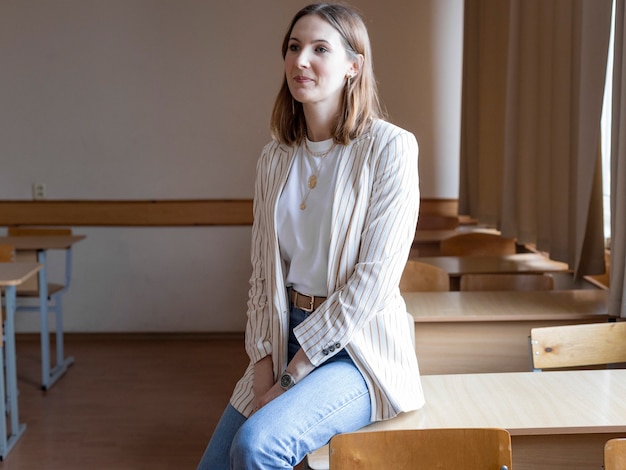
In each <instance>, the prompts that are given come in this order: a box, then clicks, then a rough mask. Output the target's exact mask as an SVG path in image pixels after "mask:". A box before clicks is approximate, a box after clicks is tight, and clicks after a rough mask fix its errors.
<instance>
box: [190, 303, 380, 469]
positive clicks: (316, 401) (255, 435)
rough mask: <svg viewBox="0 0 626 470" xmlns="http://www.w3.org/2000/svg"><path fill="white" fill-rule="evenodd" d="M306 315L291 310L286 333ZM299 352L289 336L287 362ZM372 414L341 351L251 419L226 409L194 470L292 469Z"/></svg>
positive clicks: (354, 370)
mask: <svg viewBox="0 0 626 470" xmlns="http://www.w3.org/2000/svg"><path fill="white" fill-rule="evenodd" d="M314 314H315V313H313V314H312V315H314ZM308 315H309V314H308V313H307V312H304V311H303V310H300V309H298V308H295V307H292V309H291V313H290V329H291V330H293V328H294V327H295V326H297V325H298V324H300V322H302V321H303V320H304V319H305V318H306V317H307V316H308ZM299 348H300V345H299V344H298V343H297V340H296V339H295V336H294V335H293V334H291V335H290V336H289V359H290V360H291V358H292V357H293V355H294V354H295V353H296V352H297V350H298V349H299ZM370 413H371V405H370V397H369V392H368V390H367V386H366V384H365V381H364V380H363V377H362V376H361V373H360V372H359V370H358V369H357V368H356V366H355V365H354V363H353V362H352V359H350V357H349V356H348V353H347V352H345V351H342V352H340V353H338V354H336V355H335V356H333V357H332V358H331V359H329V360H328V361H326V362H325V363H324V364H322V365H321V366H320V367H318V368H316V369H315V370H314V371H313V372H311V373H310V374H309V375H308V376H306V377H305V378H304V379H302V380H301V381H300V382H298V383H297V384H296V385H295V386H294V387H293V388H291V389H289V390H288V391H287V392H285V393H283V394H282V395H280V396H279V397H277V398H275V399H274V400H272V401H271V402H270V403H268V404H267V405H265V406H264V407H263V408H261V409H260V410H259V411H257V412H256V413H255V414H253V415H252V416H251V417H250V418H249V419H246V418H245V417H244V416H243V415H242V414H241V413H239V412H238V411H237V410H235V408H233V407H232V406H231V405H228V406H227V407H226V410H225V411H224V414H223V415H222V417H221V419H220V421H219V423H218V424H217V427H216V428H215V432H214V433H213V437H212V438H211V441H210V442H209V445H208V446H207V449H206V451H205V452H204V455H203V456H202V460H201V461H200V464H199V465H198V470H208V469H210V470H255V469H258V470H272V469H292V468H293V467H294V466H295V465H297V464H298V463H299V462H300V461H301V460H302V459H303V458H304V457H305V456H306V454H307V453H309V452H311V451H313V450H315V449H318V448H320V447H322V446H323V445H325V444H327V443H328V441H329V440H330V438H331V437H332V436H334V435H335V434H339V433H344V432H351V431H355V430H357V429H359V428H362V427H363V426H366V425H367V424H369V423H370Z"/></svg>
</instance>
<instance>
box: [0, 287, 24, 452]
mask: <svg viewBox="0 0 626 470" xmlns="http://www.w3.org/2000/svg"><path fill="white" fill-rule="evenodd" d="M5 295H6V312H7V313H6V315H7V318H6V321H5V329H4V338H5V343H4V350H5V353H6V364H5V369H6V392H7V398H8V406H9V410H8V411H9V424H10V428H11V432H10V434H9V433H8V431H7V427H6V424H4V425H3V428H4V429H2V427H0V430H1V431H2V436H1V441H2V442H1V444H2V446H1V449H0V451H1V454H0V458H2V459H4V458H5V457H6V455H7V454H8V453H9V451H10V450H11V449H12V448H13V446H14V445H15V443H16V442H17V440H18V439H19V438H20V436H21V435H22V434H23V433H24V431H25V430H26V425H25V424H20V423H19V411H18V404H17V367H16V354H15V295H16V294H15V286H7V287H6V294H5ZM0 375H2V374H0ZM2 390H3V391H4V387H3V388H2ZM0 395H4V393H3V392H0ZM1 398H2V400H1V401H2V404H0V411H2V416H0V420H2V421H3V422H4V421H5V420H4V416H5V413H6V409H5V404H4V402H5V397H4V396H2V397H1Z"/></svg>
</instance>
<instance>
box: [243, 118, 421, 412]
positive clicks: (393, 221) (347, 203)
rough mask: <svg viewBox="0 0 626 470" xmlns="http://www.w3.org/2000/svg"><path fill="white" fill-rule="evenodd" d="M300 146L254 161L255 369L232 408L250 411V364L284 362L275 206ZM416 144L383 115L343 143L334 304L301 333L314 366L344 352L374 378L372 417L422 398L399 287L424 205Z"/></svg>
mask: <svg viewBox="0 0 626 470" xmlns="http://www.w3.org/2000/svg"><path fill="white" fill-rule="evenodd" d="M294 154H295V148H293V147H288V146H285V145H281V144H279V143H277V142H271V143H269V144H268V145H266V147H265V148H264V149H263V152H262V155H261V158H260V159H259V162H258V164H257V178H256V183H255V193H254V223H253V227H252V253H251V261H252V276H251V278H250V291H249V299H248V311H247V315H248V322H247V326H246V339H245V347H246V351H247V354H248V356H249V357H250V365H249V366H248V368H247V369H246V372H245V374H244V376H243V377H242V378H241V379H240V381H239V382H238V383H237V385H236V387H235V390H234V392H233V396H232V398H231V404H232V405H233V406H234V407H235V408H236V409H237V410H239V411H240V412H241V413H243V414H244V415H245V416H249V415H250V413H251V412H252V400H253V396H254V395H253V391H252V380H253V365H254V363H256V362H257V361H259V360H260V359H262V358H263V357H265V356H267V355H271V356H272V361H273V369H274V376H275V377H279V376H280V375H281V374H282V372H283V371H284V369H285V367H286V366H287V341H288V334H289V301H288V299H287V292H286V287H285V276H286V273H284V272H283V264H282V261H281V257H280V252H279V248H278V235H277V232H278V230H279V227H277V226H276V207H277V204H278V199H279V197H280V195H281V192H282V190H283V188H284V186H285V183H286V181H287V177H288V175H289V171H290V168H291V165H292V162H293V160H294ZM417 156H418V146H417V141H416V139H415V137H414V136H413V134H411V133H409V132H407V131H405V130H403V129H401V128H399V127H397V126H394V125H393V124H390V123H388V122H386V121H382V120H377V121H374V122H373V124H372V126H371V128H370V130H369V131H368V132H367V133H365V134H363V135H362V136H361V137H359V138H358V139H355V140H354V141H352V142H350V143H349V144H348V145H346V146H345V147H344V148H343V153H342V154H341V155H340V157H339V158H340V162H339V165H338V169H337V171H338V173H337V183H336V188H335V193H334V199H333V205H332V209H331V210H332V218H331V220H332V226H331V235H330V236H331V240H330V253H329V269H328V282H327V286H328V292H329V296H328V298H327V300H326V301H325V302H324V303H323V304H322V305H321V306H320V307H319V308H318V309H317V310H316V311H315V312H314V313H313V314H312V315H311V316H310V317H309V318H307V319H306V320H305V321H304V322H302V323H301V324H300V325H299V326H298V327H297V328H296V329H295V330H294V332H295V334H296V337H297V338H298V341H299V342H300V344H301V346H302V348H303V349H304V351H305V352H306V355H307V357H308V358H309V360H310V361H311V362H312V363H313V365H315V366H319V365H320V364H322V363H323V362H324V361H326V360H327V359H329V358H330V357H332V356H333V355H334V354H337V353H338V352H339V351H340V350H342V349H343V348H345V349H346V350H347V351H348V353H349V355H350V357H351V358H352V359H353V361H354V363H355V364H356V366H357V367H358V368H359V370H360V371H361V373H362V374H363V377H364V378H365V381H366V383H367V386H368V389H369V392H370V397H371V401H372V417H371V418H372V421H377V420H382V419H388V418H391V417H393V416H395V415H396V414H398V413H399V412H402V411H409V410H414V409H417V408H420V407H421V406H422V405H423V404H424V396H423V392H422V387H421V382H420V377H419V369H418V365H417V359H416V356H415V349H414V347H413V344H412V341H411V334H410V330H409V326H408V325H409V324H408V321H407V313H406V305H405V304H404V300H403V299H402V297H401V295H400V291H399V288H398V284H399V281H400V276H401V274H402V271H403V269H404V266H405V264H406V260H407V257H408V253H409V249H410V246H411V243H412V241H413V239H414V236H415V227H416V224H417V216H418V210H419V180H418V169H417Z"/></svg>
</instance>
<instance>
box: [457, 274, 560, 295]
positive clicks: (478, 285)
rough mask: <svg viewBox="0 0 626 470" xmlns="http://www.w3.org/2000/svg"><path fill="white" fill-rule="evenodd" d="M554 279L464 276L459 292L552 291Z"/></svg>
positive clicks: (543, 276)
mask: <svg viewBox="0 0 626 470" xmlns="http://www.w3.org/2000/svg"><path fill="white" fill-rule="evenodd" d="M553 289H554V278H553V277H552V276H551V275H549V274H526V273H524V274H464V275H462V276H461V281H460V290H466V291H469V290H473V291H476V290H478V291H498V290H517V291H529V290H553Z"/></svg>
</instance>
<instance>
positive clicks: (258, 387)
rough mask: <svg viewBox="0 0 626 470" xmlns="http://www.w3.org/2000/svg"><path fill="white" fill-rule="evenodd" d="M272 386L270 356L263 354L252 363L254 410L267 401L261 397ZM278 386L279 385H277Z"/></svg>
mask: <svg viewBox="0 0 626 470" xmlns="http://www.w3.org/2000/svg"><path fill="white" fill-rule="evenodd" d="M273 386H274V372H273V371H272V356H265V357H264V358H263V359H261V360H260V361H259V362H257V363H256V364H254V381H253V384H252V390H253V391H254V401H253V405H254V411H256V410H258V409H259V408H261V407H262V406H263V405H265V404H266V403H268V401H269V400H268V401H265V400H264V399H263V397H264V395H265V394H266V393H267V392H268V390H270V389H271V388H272V387H273ZM279 388H280V387H279Z"/></svg>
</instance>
